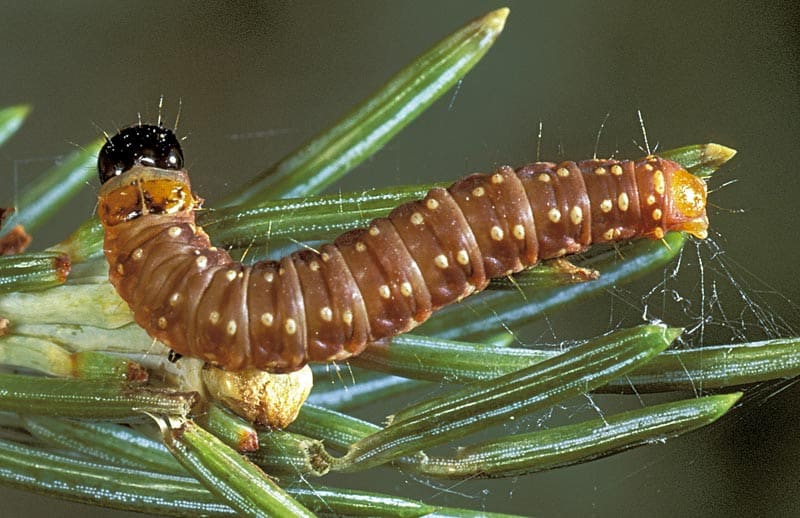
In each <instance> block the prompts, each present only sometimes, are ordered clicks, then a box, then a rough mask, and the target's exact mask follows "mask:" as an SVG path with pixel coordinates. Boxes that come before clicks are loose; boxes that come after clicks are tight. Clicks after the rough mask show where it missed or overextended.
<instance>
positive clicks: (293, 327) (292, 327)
mask: <svg viewBox="0 0 800 518" xmlns="http://www.w3.org/2000/svg"><path fill="white" fill-rule="evenodd" d="M283 328H284V329H286V334H289V335H293V334H295V333H296V332H297V322H295V320H294V319H293V318H287V319H286V323H285V324H283Z"/></svg>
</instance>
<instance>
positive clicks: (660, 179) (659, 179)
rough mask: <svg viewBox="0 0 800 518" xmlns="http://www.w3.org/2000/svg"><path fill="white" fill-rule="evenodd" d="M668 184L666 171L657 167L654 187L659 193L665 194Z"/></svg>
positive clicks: (654, 175)
mask: <svg viewBox="0 0 800 518" xmlns="http://www.w3.org/2000/svg"><path fill="white" fill-rule="evenodd" d="M665 187H666V185H665V184H664V173H663V172H661V169H657V170H656V172H655V173H653V189H654V190H655V191H656V192H657V193H658V194H661V195H663V194H664V189H665Z"/></svg>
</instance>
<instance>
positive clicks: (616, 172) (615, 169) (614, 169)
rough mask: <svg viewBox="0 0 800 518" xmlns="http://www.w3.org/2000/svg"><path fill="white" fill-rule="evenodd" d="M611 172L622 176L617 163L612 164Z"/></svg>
mask: <svg viewBox="0 0 800 518" xmlns="http://www.w3.org/2000/svg"><path fill="white" fill-rule="evenodd" d="M611 174H613V175H614V176H622V166H621V165H619V164H614V165H612V166H611Z"/></svg>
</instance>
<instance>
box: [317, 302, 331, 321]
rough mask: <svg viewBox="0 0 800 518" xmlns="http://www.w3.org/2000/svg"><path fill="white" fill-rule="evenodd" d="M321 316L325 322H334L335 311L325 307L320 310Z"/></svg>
mask: <svg viewBox="0 0 800 518" xmlns="http://www.w3.org/2000/svg"><path fill="white" fill-rule="evenodd" d="M319 316H320V318H322V320H324V321H325V322H330V321H331V320H333V310H332V309H331V308H329V307H328V306H324V307H323V308H322V309H320V310H319Z"/></svg>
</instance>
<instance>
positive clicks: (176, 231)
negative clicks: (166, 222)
mask: <svg viewBox="0 0 800 518" xmlns="http://www.w3.org/2000/svg"><path fill="white" fill-rule="evenodd" d="M167 234H169V237H172V238H176V237H178V236H179V235H181V227H169V229H168V230H167Z"/></svg>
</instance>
